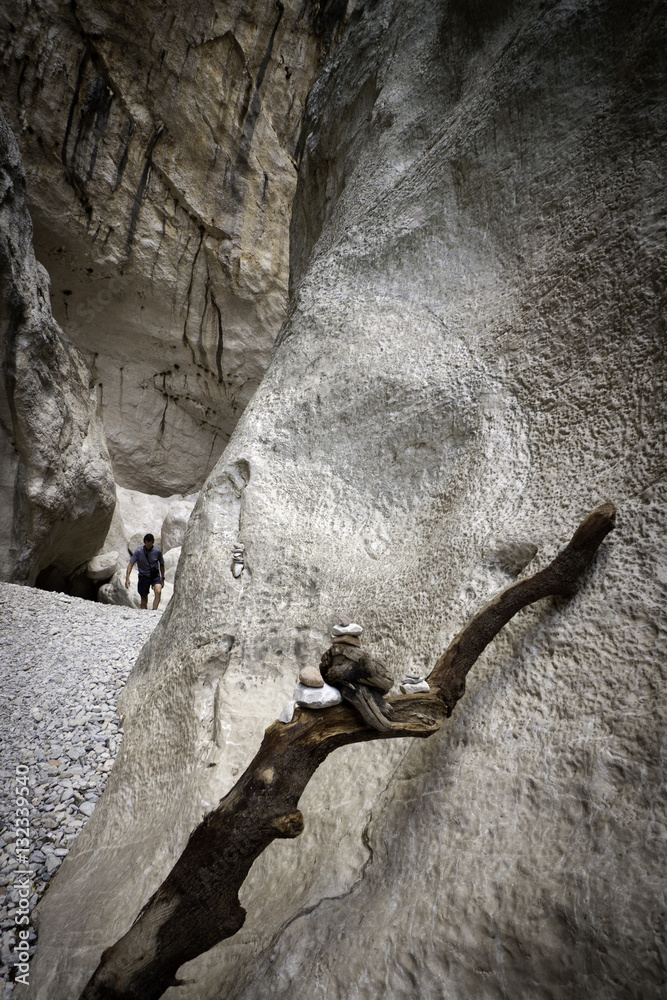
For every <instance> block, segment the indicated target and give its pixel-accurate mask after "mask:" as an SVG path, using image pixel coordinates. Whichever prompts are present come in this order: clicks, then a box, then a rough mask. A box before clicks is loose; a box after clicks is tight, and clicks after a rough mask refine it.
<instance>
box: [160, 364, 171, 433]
mask: <svg viewBox="0 0 667 1000" xmlns="http://www.w3.org/2000/svg"><path fill="white" fill-rule="evenodd" d="M162 395H163V396H164V410H163V411H162V419H161V420H160V437H164V428H165V422H166V418H167V407H168V406H169V395H168V394H167V376H166V375H163V376H162Z"/></svg>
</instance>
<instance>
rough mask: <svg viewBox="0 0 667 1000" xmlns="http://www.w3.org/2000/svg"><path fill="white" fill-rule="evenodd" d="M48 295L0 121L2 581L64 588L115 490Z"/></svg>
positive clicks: (79, 363) (85, 383) (11, 143)
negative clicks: (39, 583) (40, 583)
mask: <svg viewBox="0 0 667 1000" xmlns="http://www.w3.org/2000/svg"><path fill="white" fill-rule="evenodd" d="M49 287H50V286H49V276H48V274H47V273H46V271H45V270H44V268H43V267H42V266H41V265H40V264H39V263H38V262H37V260H36V259H35V254H34V251H33V247H32V225H31V221H30V215H29V214H28V210H27V208H26V203H25V173H24V170H23V165H22V163H21V156H20V153H19V149H18V145H17V142H16V138H15V137H14V135H13V133H12V131H11V129H10V128H9V126H8V125H7V123H6V121H5V119H4V117H3V115H2V112H0V351H1V352H2V371H3V384H2V391H1V392H0V560H1V562H0V579H3V580H9V581H13V582H16V583H29V584H32V583H34V582H35V580H37V579H38V578H40V579H43V582H44V583H45V584H49V583H50V584H52V585H58V586H61V587H62V586H65V585H66V582H67V581H68V579H69V578H70V577H71V575H72V574H73V573H74V571H75V570H78V569H79V568H81V569H83V568H85V564H86V562H87V561H88V560H89V559H90V558H91V556H93V555H94V554H95V553H96V552H97V550H98V549H99V547H100V545H101V544H102V542H103V541H104V537H105V535H106V533H107V530H108V528H109V524H110V521H111V516H112V513H113V509H114V504H115V491H114V483H113V475H112V472H111V463H110V461H109V453H108V451H107V448H106V443H105V440H104V433H103V431H102V426H101V424H100V422H99V420H98V417H97V411H96V399H95V395H94V393H93V391H92V387H91V385H90V373H89V371H88V368H87V366H86V363H85V360H84V358H83V357H82V355H81V353H80V351H79V350H78V349H77V348H76V347H75V346H74V344H72V343H71V341H69V340H68V339H67V337H65V336H64V335H63V333H62V330H61V329H60V327H59V326H58V324H57V323H56V321H55V320H54V318H53V315H52V313H51V305H50V301H49Z"/></svg>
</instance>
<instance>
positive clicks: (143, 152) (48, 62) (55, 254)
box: [0, 0, 345, 496]
mask: <svg viewBox="0 0 667 1000" xmlns="http://www.w3.org/2000/svg"><path fill="white" fill-rule="evenodd" d="M344 11H345V4H342V5H341V3H340V2H333V3H329V4H325V5H322V9H320V7H319V6H318V5H311V4H306V5H303V4H302V3H301V2H300V0H299V2H297V0H288V2H286V3H282V2H281V3H275V2H273V0H258V2H256V3H251V4H248V3H241V2H240V0H234V2H231V3H224V4H223V3H219V2H215V0H194V2H192V3H180V2H176V0H170V2H168V3H163V2H157V0H149V2H147V3H140V4H131V5H129V6H128V5H127V4H125V3H120V2H117V0H104V2H101V3H100V2H99V0H81V2H77V3H76V4H70V3H67V2H64V0H47V2H46V3H44V4H39V5H35V4H25V3H22V2H9V3H7V4H4V5H3V11H2V13H0V34H1V35H2V38H3V42H2V46H3V50H2V51H3V55H2V61H3V65H2V71H3V80H4V86H3V93H2V96H1V98H0V101H1V103H2V106H3V107H4V109H5V112H6V114H7V115H8V118H9V120H10V122H11V123H12V124H13V126H14V128H15V129H16V131H17V134H18V135H19V139H20V144H21V148H22V152H23V156H24V160H25V163H26V168H27V172H28V192H29V198H30V210H31V212H32V215H33V220H34V224H35V239H36V251H37V256H38V258H39V259H40V261H41V262H42V263H43V264H44V265H45V266H46V267H47V269H48V271H49V273H50V275H51V278H52V299H53V309H54V313H55V315H56V317H57V319H58V320H59V321H60V322H61V324H62V326H63V328H64V329H65V331H66V332H67V334H68V335H69V336H70V337H71V338H72V339H73V340H74V341H75V343H76V344H77V345H78V346H79V347H80V348H81V349H82V350H83V351H84V352H85V354H86V356H87V358H88V360H89V363H90V365H91V367H92V371H93V374H94V378H95V381H96V386H97V395H98V402H99V410H100V413H101V415H102V418H103V422H104V428H105V432H106V436H107V440H108V444H109V449H110V452H111V456H112V459H113V465H114V473H115V476H116V480H117V482H118V483H120V485H122V486H127V487H129V488H132V489H137V490H143V491H144V492H147V493H161V494H162V495H164V496H168V495H170V494H172V493H175V492H181V493H188V492H190V491H191V490H192V489H196V488H198V486H200V485H201V483H202V482H203V480H204V478H205V476H206V474H207V473H208V472H209V471H210V469H211V468H212V467H213V465H214V464H215V462H216V460H217V459H218V457H219V455H220V453H221V451H222V449H223V447H224V445H225V443H226V442H227V440H228V438H229V435H230V433H231V430H232V429H233V427H234V425H235V424H236V421H237V420H238V417H239V415H240V414H241V413H242V411H243V409H244V407H245V406H246V404H247V402H248V400H249V399H250V397H251V395H252V393H253V392H254V390H255V389H256V387H257V385H258V383H259V381H260V379H261V377H262V374H263V372H264V370H265V368H266V365H267V362H268V359H269V354H270V350H271V346H272V344H273V341H274V338H275V336H276V334H277V332H278V330H279V328H280V325H281V323H282V321H283V319H284V315H285V305H286V288H287V266H288V227H289V217H290V206H291V202H292V197H293V194H294V188H295V184H296V176H297V160H298V157H299V150H298V148H297V146H298V136H299V128H300V121H301V117H302V110H303V105H304V101H305V97H306V94H307V92H308V89H309V87H310V85H311V83H312V81H313V79H314V75H315V72H316V69H317V65H318V59H319V57H320V54H321V52H322V51H323V49H326V47H327V46H328V45H329V43H330V42H331V40H332V37H333V35H334V33H335V30H336V24H337V20H338V19H339V17H340V16H342V15H343V14H344Z"/></svg>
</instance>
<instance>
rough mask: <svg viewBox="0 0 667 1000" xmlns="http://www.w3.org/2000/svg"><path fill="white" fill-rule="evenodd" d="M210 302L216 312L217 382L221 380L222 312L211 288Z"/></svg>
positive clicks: (222, 348) (222, 347)
mask: <svg viewBox="0 0 667 1000" xmlns="http://www.w3.org/2000/svg"><path fill="white" fill-rule="evenodd" d="M211 302H212V303H213V308H214V309H215V311H216V313H217V314H218V346H217V348H216V351H215V366H216V368H217V369H218V382H222V352H223V350H224V346H225V345H224V340H223V335H222V313H221V312H220V306H219V305H218V303H217V302H216V300H215V295H214V294H213V291H212V290H211Z"/></svg>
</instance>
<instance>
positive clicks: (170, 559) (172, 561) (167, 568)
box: [163, 545, 181, 584]
mask: <svg viewBox="0 0 667 1000" xmlns="http://www.w3.org/2000/svg"><path fill="white" fill-rule="evenodd" d="M163 556H164V578H165V580H166V581H167V582H169V583H171V584H173V582H174V577H175V576H176V569H177V568H178V561H179V559H180V558H181V547H180V545H179V546H178V548H175V549H169V551H168V552H164V553H163Z"/></svg>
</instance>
